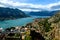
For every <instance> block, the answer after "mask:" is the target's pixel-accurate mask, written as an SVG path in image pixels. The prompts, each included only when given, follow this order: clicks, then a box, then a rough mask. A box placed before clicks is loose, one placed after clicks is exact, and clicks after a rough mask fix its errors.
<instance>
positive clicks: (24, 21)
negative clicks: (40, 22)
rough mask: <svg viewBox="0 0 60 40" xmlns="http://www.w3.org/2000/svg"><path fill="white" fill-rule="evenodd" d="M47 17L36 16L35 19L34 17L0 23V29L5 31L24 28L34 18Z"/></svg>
mask: <svg viewBox="0 0 60 40" xmlns="http://www.w3.org/2000/svg"><path fill="white" fill-rule="evenodd" d="M47 17H48V16H37V17H36V16H34V17H27V18H21V19H15V20H5V21H0V27H2V28H3V29H6V28H8V27H16V26H25V25H26V24H27V23H31V22H33V21H34V19H35V18H47Z"/></svg>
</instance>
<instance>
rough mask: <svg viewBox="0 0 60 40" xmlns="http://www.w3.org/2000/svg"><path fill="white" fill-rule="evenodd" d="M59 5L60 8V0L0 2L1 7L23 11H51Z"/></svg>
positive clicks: (5, 0)
mask: <svg viewBox="0 0 60 40" xmlns="http://www.w3.org/2000/svg"><path fill="white" fill-rule="evenodd" d="M58 5H59V6H60V0H0V7H13V8H18V9H20V10H23V11H41V10H51V8H53V7H54V6H58ZM58 9H59V8H58Z"/></svg>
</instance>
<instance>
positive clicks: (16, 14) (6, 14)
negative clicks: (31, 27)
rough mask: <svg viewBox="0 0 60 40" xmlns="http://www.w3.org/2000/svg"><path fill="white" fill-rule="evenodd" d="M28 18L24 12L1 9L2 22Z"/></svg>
mask: <svg viewBox="0 0 60 40" xmlns="http://www.w3.org/2000/svg"><path fill="white" fill-rule="evenodd" d="M24 17H28V15H27V14H25V13H24V12H23V11H21V10H19V9H13V8H4V7H0V20H8V19H16V18H24Z"/></svg>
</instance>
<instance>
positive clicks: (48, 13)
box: [29, 11, 57, 16]
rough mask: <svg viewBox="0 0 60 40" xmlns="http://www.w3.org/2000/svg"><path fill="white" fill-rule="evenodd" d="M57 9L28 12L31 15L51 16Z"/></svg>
mask: <svg viewBox="0 0 60 40" xmlns="http://www.w3.org/2000/svg"><path fill="white" fill-rule="evenodd" d="M56 12H57V11H41V12H30V13H29V14H30V15H32V16H52V15H54V14H55V13H56Z"/></svg>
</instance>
